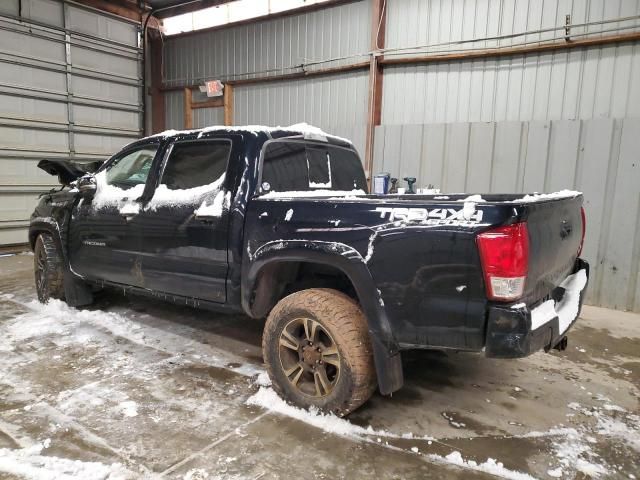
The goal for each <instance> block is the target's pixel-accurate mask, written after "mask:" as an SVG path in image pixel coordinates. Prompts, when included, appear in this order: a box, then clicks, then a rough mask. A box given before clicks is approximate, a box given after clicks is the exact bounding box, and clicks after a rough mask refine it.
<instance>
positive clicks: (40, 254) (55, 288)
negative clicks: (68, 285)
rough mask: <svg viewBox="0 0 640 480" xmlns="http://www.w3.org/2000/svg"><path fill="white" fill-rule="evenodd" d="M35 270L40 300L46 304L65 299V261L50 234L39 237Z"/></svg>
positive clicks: (35, 251)
mask: <svg viewBox="0 0 640 480" xmlns="http://www.w3.org/2000/svg"><path fill="white" fill-rule="evenodd" d="M33 253H34V259H33V270H34V274H35V280H36V291H37V293H38V300H40V301H41V302H42V303H46V302H48V301H49V299H50V298H57V299H61V300H62V299H63V298H64V283H63V278H64V270H63V265H64V261H63V259H62V255H61V254H60V251H59V250H58V247H57V246H56V244H55V242H54V240H53V237H52V236H51V235H49V234H48V233H42V234H40V235H39V236H38V238H37V240H36V244H35V248H34V252H33Z"/></svg>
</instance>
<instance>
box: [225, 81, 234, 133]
mask: <svg viewBox="0 0 640 480" xmlns="http://www.w3.org/2000/svg"><path fill="white" fill-rule="evenodd" d="M224 124H225V125H226V126H231V125H233V85H229V84H228V83H226V84H225V86H224Z"/></svg>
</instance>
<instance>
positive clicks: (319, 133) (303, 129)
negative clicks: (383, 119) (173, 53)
mask: <svg viewBox="0 0 640 480" xmlns="http://www.w3.org/2000/svg"><path fill="white" fill-rule="evenodd" d="M220 131H224V132H250V133H253V134H254V135H258V134H259V133H271V132H291V133H294V134H302V135H306V136H311V137H329V138H333V139H335V140H340V141H342V142H346V143H351V140H348V139H346V138H342V137H339V136H337V135H332V134H330V133H327V132H324V131H323V130H322V129H320V128H318V127H315V126H313V125H309V124H308V123H296V124H294V125H290V126H288V127H282V126H277V127H267V126H265V125H242V126H241V125H238V126H226V125H211V126H209V127H204V128H197V129H193V130H165V131H164V132H160V133H156V134H155V135H151V136H150V137H162V138H170V137H175V136H177V135H186V134H189V133H198V138H200V137H202V136H203V135H205V134H206V133H209V132H220Z"/></svg>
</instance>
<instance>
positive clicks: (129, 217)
mask: <svg viewBox="0 0 640 480" xmlns="http://www.w3.org/2000/svg"><path fill="white" fill-rule="evenodd" d="M136 215H137V213H121V214H120V216H121V217H122V218H124V219H125V220H126V221H127V222H130V221H131V220H133V217H135V216H136Z"/></svg>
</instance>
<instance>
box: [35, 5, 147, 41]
mask: <svg viewBox="0 0 640 480" xmlns="http://www.w3.org/2000/svg"><path fill="white" fill-rule="evenodd" d="M40 1H42V0H40ZM67 8H68V9H69V25H68V28H70V29H71V30H76V31H78V32H82V33H87V34H89V35H94V36H97V37H100V38H104V39H107V40H111V41H115V42H119V43H125V44H127V45H129V46H131V47H137V46H138V31H137V28H138V27H137V25H136V24H133V23H131V22H127V21H124V20H118V19H116V18H113V17H112V16H108V15H100V14H98V13H96V12H95V11H93V10H86V9H83V8H81V7H75V6H73V5H71V4H69V5H68V6H67Z"/></svg>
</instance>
